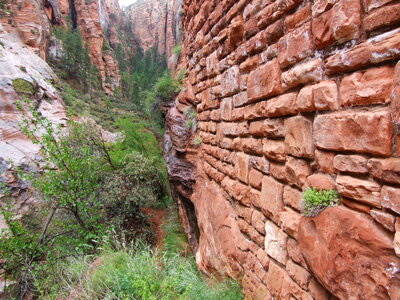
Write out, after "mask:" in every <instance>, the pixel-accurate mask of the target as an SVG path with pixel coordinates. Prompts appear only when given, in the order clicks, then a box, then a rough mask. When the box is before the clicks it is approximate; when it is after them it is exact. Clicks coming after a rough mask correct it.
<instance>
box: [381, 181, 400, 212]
mask: <svg viewBox="0 0 400 300" xmlns="http://www.w3.org/2000/svg"><path fill="white" fill-rule="evenodd" d="M381 195H382V206H383V207H385V208H390V209H391V210H393V211H394V212H396V213H398V214H400V189H398V188H394V187H390V186H383V187H382V191H381Z"/></svg>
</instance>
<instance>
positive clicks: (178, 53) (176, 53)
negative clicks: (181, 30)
mask: <svg viewBox="0 0 400 300" xmlns="http://www.w3.org/2000/svg"><path fill="white" fill-rule="evenodd" d="M181 48H182V47H181V44H178V45H176V46H175V47H174V48H173V49H172V53H173V54H175V55H178V56H179V55H180V54H181Z"/></svg>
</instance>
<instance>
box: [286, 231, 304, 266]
mask: <svg viewBox="0 0 400 300" xmlns="http://www.w3.org/2000/svg"><path fill="white" fill-rule="evenodd" d="M287 251H288V255H289V257H290V259H291V260H293V261H294V262H296V263H297V264H299V265H301V266H303V267H304V268H307V265H306V261H305V260H304V257H303V255H302V253H301V248H300V245H299V244H298V243H297V241H296V240H295V239H292V238H289V239H288V241H287Z"/></svg>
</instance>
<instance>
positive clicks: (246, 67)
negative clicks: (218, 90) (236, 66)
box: [240, 55, 260, 73]
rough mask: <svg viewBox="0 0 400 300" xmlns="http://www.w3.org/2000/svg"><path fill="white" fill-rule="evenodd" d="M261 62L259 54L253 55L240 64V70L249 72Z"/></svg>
mask: <svg viewBox="0 0 400 300" xmlns="http://www.w3.org/2000/svg"><path fill="white" fill-rule="evenodd" d="M259 62H260V56H259V55H255V56H252V57H250V58H249V59H247V60H246V61H244V62H242V63H241V64H240V71H241V72H242V73H249V72H250V71H252V70H254V69H255V68H257V66H258V64H259Z"/></svg>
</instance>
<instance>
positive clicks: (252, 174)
mask: <svg viewBox="0 0 400 300" xmlns="http://www.w3.org/2000/svg"><path fill="white" fill-rule="evenodd" d="M262 178H263V173H261V172H260V171H257V170H256V169H253V168H251V169H250V171H249V184H250V185H251V186H252V187H254V188H256V189H261V182H262Z"/></svg>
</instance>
